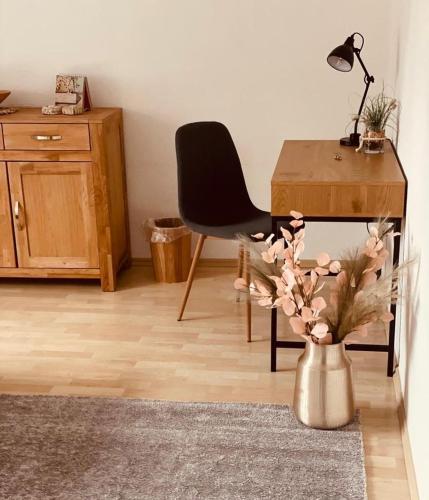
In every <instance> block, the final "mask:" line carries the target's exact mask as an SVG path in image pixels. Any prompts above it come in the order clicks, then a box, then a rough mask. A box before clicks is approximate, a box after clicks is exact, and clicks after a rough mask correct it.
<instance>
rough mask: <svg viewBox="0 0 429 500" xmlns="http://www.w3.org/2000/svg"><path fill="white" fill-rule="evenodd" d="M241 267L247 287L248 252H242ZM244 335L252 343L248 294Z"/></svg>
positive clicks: (250, 307)
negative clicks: (245, 334)
mask: <svg viewBox="0 0 429 500" xmlns="http://www.w3.org/2000/svg"><path fill="white" fill-rule="evenodd" d="M243 267H244V270H243V272H244V279H245V280H246V284H247V286H249V285H250V254H249V251H248V250H243ZM246 333H247V342H252V302H251V300H250V292H248V293H247V296H246Z"/></svg>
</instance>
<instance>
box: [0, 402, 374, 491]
mask: <svg viewBox="0 0 429 500" xmlns="http://www.w3.org/2000/svg"><path fill="white" fill-rule="evenodd" d="M0 498H1V499H22V500H23V499H32V500H33V499H44V500H48V499H56V500H57V499H60V500H62V499H67V500H68V499H70V500H80V499H88V500H96V499H109V500H113V499H139V500H140V499H151V500H157V499H191V498H198V499H255V500H256V499H258V500H260V499H282V500H285V499H297V500H298V499H305V500H310V499H320V500H324V499H335V500H340V499H353V500H354V499H356V500H358V499H359V500H361V499H363V498H365V472H364V463H363V451H362V435H361V432H360V430H359V424H358V422H354V423H352V424H351V425H349V426H347V427H344V428H342V429H340V430H337V431H316V430H312V429H308V428H306V427H304V426H303V425H301V424H299V423H298V422H297V421H296V419H295V417H294V416H293V412H292V411H291V410H290V409H289V408H288V407H286V406H276V405H254V404H220V403H219V404H217V403H175V402H170V401H150V400H131V399H106V398H72V397H49V396H28V397H27V396H0Z"/></svg>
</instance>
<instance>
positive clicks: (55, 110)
mask: <svg viewBox="0 0 429 500" xmlns="http://www.w3.org/2000/svg"><path fill="white" fill-rule="evenodd" d="M62 108H63V107H62V106H59V105H58V104H49V105H48V106H43V108H42V114H44V115H61V114H62Z"/></svg>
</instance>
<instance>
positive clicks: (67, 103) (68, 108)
mask: <svg viewBox="0 0 429 500" xmlns="http://www.w3.org/2000/svg"><path fill="white" fill-rule="evenodd" d="M55 104H56V105H61V106H62V112H63V114H68V115H77V114H80V113H83V112H84V111H90V110H91V97H90V94H89V86H88V79H87V77H86V76H84V75H57V76H56V81H55Z"/></svg>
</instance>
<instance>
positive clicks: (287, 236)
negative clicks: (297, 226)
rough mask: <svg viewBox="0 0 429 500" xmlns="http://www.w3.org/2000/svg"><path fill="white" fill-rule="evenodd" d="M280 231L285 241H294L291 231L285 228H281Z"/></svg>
mask: <svg viewBox="0 0 429 500" xmlns="http://www.w3.org/2000/svg"><path fill="white" fill-rule="evenodd" d="M280 231H281V232H282V235H283V238H284V239H285V240H287V241H290V240H291V239H292V234H291V233H290V231H288V230H287V229H285V228H284V227H281V228H280Z"/></svg>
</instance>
